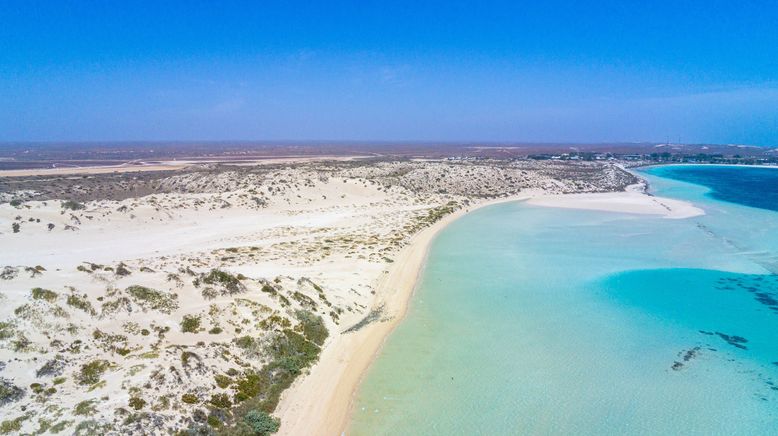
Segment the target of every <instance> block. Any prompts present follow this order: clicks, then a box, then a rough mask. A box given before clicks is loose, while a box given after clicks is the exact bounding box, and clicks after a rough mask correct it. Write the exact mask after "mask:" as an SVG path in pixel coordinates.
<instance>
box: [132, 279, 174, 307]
mask: <svg viewBox="0 0 778 436" xmlns="http://www.w3.org/2000/svg"><path fill="white" fill-rule="evenodd" d="M125 290H126V291H127V293H128V294H130V296H131V297H132V299H133V300H134V301H135V302H136V303H138V304H139V305H140V306H141V307H143V308H144V309H152V310H158V311H160V312H164V313H171V312H172V311H173V310H175V309H178V301H177V298H178V295H176V294H173V293H168V292H161V291H158V290H156V289H151V288H147V287H145V286H138V285H135V286H130V287H128V288H127V289H125Z"/></svg>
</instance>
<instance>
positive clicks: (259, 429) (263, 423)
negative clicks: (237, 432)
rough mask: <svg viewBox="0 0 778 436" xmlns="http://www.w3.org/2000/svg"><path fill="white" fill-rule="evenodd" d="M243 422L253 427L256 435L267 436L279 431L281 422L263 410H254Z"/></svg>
mask: <svg viewBox="0 0 778 436" xmlns="http://www.w3.org/2000/svg"><path fill="white" fill-rule="evenodd" d="M243 422H245V423H246V424H248V426H249V427H251V430H253V431H254V434H255V435H258V436H266V435H270V434H273V433H275V432H277V431H278V428H279V427H280V426H281V422H280V421H279V420H278V419H277V418H273V417H272V416H270V415H268V414H267V413H265V412H263V411H261V410H252V411H250V412H249V413H247V414H246V416H245V417H243Z"/></svg>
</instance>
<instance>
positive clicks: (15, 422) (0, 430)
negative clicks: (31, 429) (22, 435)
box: [0, 415, 28, 434]
mask: <svg viewBox="0 0 778 436" xmlns="http://www.w3.org/2000/svg"><path fill="white" fill-rule="evenodd" d="M27 418H28V417H27V415H22V416H20V417H18V418H15V419H7V420H5V421H3V422H2V423H0V434H18V432H19V430H21V429H22V423H23V422H24V421H26V420H27Z"/></svg>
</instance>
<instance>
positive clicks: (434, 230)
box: [275, 195, 529, 435]
mask: <svg viewBox="0 0 778 436" xmlns="http://www.w3.org/2000/svg"><path fill="white" fill-rule="evenodd" d="M527 198H529V196H527V195H522V196H512V197H506V198H501V199H496V200H491V201H486V202H483V203H480V204H477V205H475V206H471V207H469V208H465V209H461V210H459V211H457V212H454V213H453V214H451V215H448V216H446V217H444V218H443V219H441V220H440V221H438V222H436V223H435V224H433V225H432V226H430V227H428V228H426V229H424V230H422V231H421V232H420V233H418V234H417V235H415V236H414V237H413V241H412V243H411V244H410V245H408V246H407V247H406V248H405V249H404V250H403V251H402V252H401V253H400V254H399V255H398V256H397V260H396V261H395V263H394V264H393V265H392V268H390V270H389V272H388V273H387V275H386V277H385V278H384V279H383V281H382V282H381V283H380V285H379V289H378V290H377V292H378V293H379V295H385V300H384V304H385V306H384V314H385V318H384V319H383V320H382V321H380V322H375V323H372V324H369V325H367V326H366V327H364V328H363V329H361V330H359V331H357V332H354V333H350V334H346V335H339V336H338V337H337V339H336V342H335V343H333V344H330V345H329V346H328V347H326V348H325V350H324V351H323V353H322V355H321V357H320V359H319V363H318V364H317V365H316V366H314V368H312V370H311V372H310V374H309V375H307V376H306V377H304V378H302V379H301V380H300V381H299V382H298V383H295V384H294V385H293V386H292V387H290V388H289V389H288V390H287V391H286V392H285V393H284V396H283V398H282V400H281V403H280V404H279V405H278V408H277V409H276V413H275V414H276V415H277V416H278V417H279V418H281V421H282V422H283V423H285V425H284V426H282V428H281V430H280V432H279V434H281V435H302V434H305V435H334V434H344V433H345V429H346V428H347V426H348V424H349V421H350V416H351V408H352V402H353V398H354V395H355V394H356V390H357V388H358V387H359V384H360V382H361V380H362V378H363V377H364V374H365V373H366V371H367V369H368V368H369V367H370V365H371V364H372V362H373V360H374V359H375V358H376V357H377V355H378V353H379V352H380V351H381V347H382V346H383V344H384V342H385V341H386V338H387V337H388V336H389V334H390V333H391V332H392V330H394V328H395V327H397V325H399V323H400V322H401V321H402V320H403V318H404V317H405V314H406V312H407V309H408V305H409V303H410V300H411V297H412V295H413V293H414V291H415V289H416V285H417V279H418V277H419V276H420V274H421V272H422V270H423V267H424V265H425V263H426V258H427V253H428V251H429V247H430V246H431V243H432V241H433V240H434V239H435V236H436V235H437V234H438V233H439V232H440V230H442V229H443V228H445V227H446V226H447V225H448V224H450V223H452V222H453V221H455V220H456V219H458V218H460V217H461V216H463V215H465V214H466V213H469V212H472V211H474V210H477V209H480V208H482V207H485V206H490V205H494V204H498V203H505V202H509V201H519V200H526V199H527Z"/></svg>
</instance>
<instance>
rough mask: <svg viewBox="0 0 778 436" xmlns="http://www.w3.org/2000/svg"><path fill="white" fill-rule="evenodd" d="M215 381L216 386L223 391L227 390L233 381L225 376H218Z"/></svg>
mask: <svg viewBox="0 0 778 436" xmlns="http://www.w3.org/2000/svg"><path fill="white" fill-rule="evenodd" d="M214 379H215V380H216V386H218V387H220V388H222V389H227V388H228V387H229V386H230V385H231V384H232V379H231V378H229V377H227V376H226V375H224V374H216V376H214Z"/></svg>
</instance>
